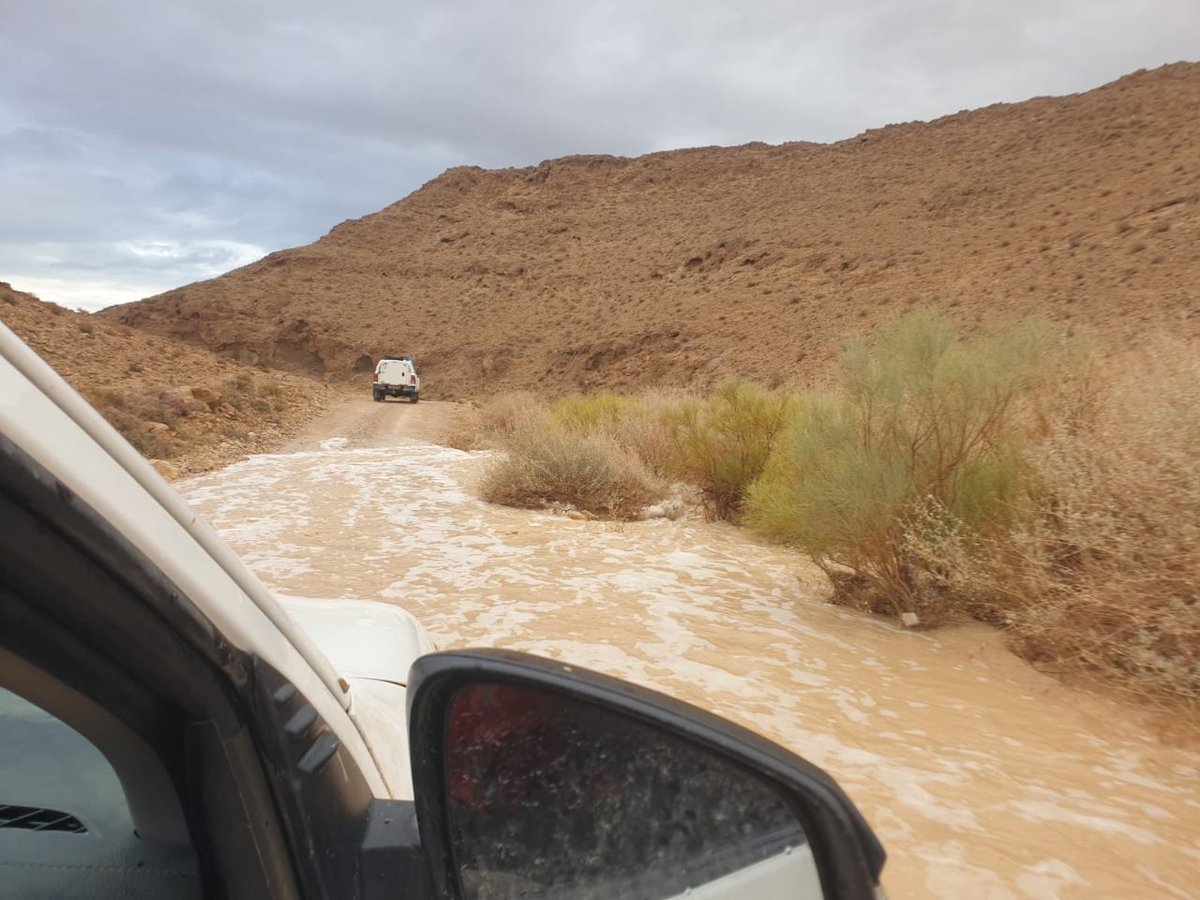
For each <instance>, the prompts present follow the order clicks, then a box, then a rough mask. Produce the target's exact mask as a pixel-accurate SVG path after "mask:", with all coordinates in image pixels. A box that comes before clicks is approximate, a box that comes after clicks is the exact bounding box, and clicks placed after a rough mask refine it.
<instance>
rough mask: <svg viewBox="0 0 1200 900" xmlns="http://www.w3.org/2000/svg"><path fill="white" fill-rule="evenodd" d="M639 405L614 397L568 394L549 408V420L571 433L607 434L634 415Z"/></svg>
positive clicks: (628, 399)
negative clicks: (623, 420)
mask: <svg viewBox="0 0 1200 900" xmlns="http://www.w3.org/2000/svg"><path fill="white" fill-rule="evenodd" d="M641 406H642V404H640V403H639V402H638V401H637V400H634V399H632V398H629V397H618V396H617V395H616V394H608V393H599V394H571V395H569V396H566V397H563V398H561V399H559V400H556V401H554V403H552V404H551V405H550V420H551V421H552V422H553V423H554V424H555V425H558V426H560V427H562V428H566V429H569V430H571V431H579V432H583V433H584V434H595V433H609V434H610V433H612V432H613V431H614V430H615V429H616V428H617V425H618V423H619V422H620V421H621V420H622V419H626V418H630V417H633V416H636V415H637V414H638V412H639V411H640V409H641Z"/></svg>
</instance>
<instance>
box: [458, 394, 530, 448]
mask: <svg viewBox="0 0 1200 900" xmlns="http://www.w3.org/2000/svg"><path fill="white" fill-rule="evenodd" d="M545 412H546V403H545V401H544V400H542V399H541V398H540V397H537V396H535V395H533V394H531V393H528V392H526V391H515V392H513V393H511V394H500V395H498V396H496V397H493V398H491V399H490V400H488V401H487V402H485V403H484V404H483V405H481V406H478V407H475V408H473V409H469V410H464V411H463V412H462V413H461V414H460V415H459V416H458V418H457V419H456V420H455V422H454V424H453V425H452V426H451V428H450V430H449V432H448V433H447V434H446V435H445V436H444V438H443V440H444V441H445V443H446V444H447V445H448V446H451V447H456V448H458V449H459V450H483V449H489V448H492V449H494V448H496V447H499V446H501V445H502V444H503V442H504V438H505V436H506V435H508V434H509V433H511V432H512V431H514V430H516V429H517V427H518V426H519V425H522V424H526V423H528V422H530V421H531V420H536V419H540V418H542V417H544V415H545Z"/></svg>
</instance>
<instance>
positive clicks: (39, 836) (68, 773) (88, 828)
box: [0, 688, 200, 900]
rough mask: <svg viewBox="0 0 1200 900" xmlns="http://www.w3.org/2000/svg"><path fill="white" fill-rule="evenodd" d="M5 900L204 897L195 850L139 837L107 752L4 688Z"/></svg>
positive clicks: (0, 694) (0, 728)
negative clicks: (163, 845)
mask: <svg viewBox="0 0 1200 900" xmlns="http://www.w3.org/2000/svg"><path fill="white" fill-rule="evenodd" d="M0 736H2V737H0V900H10V898H11V900H17V898H28V897H54V898H56V900H74V898H84V897H96V896H113V897H122V898H133V900H140V898H142V897H146V898H149V897H155V896H162V897H166V896H170V897H179V898H191V897H199V896H200V887H199V884H200V883H199V875H198V870H197V866H196V861H195V857H194V855H193V853H192V851H191V849H190V848H188V847H162V846H158V845H154V844H150V843H149V842H147V841H144V840H141V839H139V838H138V836H137V833H136V831H135V830H134V825H133V818H132V816H131V815H130V811H129V806H128V804H127V803H126V801H125V793H124V791H123V790H122V788H121V783H120V781H119V780H118V779H117V775H116V773H115V772H114V771H113V768H112V766H111V765H110V764H109V762H108V760H107V759H106V758H105V757H104V755H103V754H102V753H101V752H100V751H99V750H98V749H96V747H95V746H93V745H92V743H91V742H89V741H88V740H87V739H86V738H85V737H83V736H82V735H81V734H79V732H77V731H75V730H74V729H73V728H71V727H69V726H68V725H66V724H65V723H63V722H61V721H59V720H58V719H57V718H55V717H54V716H52V715H50V714H49V713H47V712H45V711H44V710H42V709H41V708H39V707H37V706H35V705H33V704H32V703H29V702H28V701H26V700H24V699H23V698H21V697H19V696H17V695H16V694H14V693H12V692H11V691H7V690H5V689H3V688H0Z"/></svg>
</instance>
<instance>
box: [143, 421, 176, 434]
mask: <svg viewBox="0 0 1200 900" xmlns="http://www.w3.org/2000/svg"><path fill="white" fill-rule="evenodd" d="M142 430H143V431H145V432H146V433H147V434H166V433H167V432H169V431H170V430H171V426H170V425H168V424H166V423H165V422H143V423H142Z"/></svg>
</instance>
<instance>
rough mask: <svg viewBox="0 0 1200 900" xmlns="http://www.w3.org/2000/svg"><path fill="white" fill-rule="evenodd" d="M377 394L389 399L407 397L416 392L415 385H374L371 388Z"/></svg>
mask: <svg viewBox="0 0 1200 900" xmlns="http://www.w3.org/2000/svg"><path fill="white" fill-rule="evenodd" d="M371 390H373V391H374V392H375V393H377V394H387V395H388V396H389V397H407V396H408V395H409V394H415V393H416V392H417V386H416V385H415V384H375V385H372V386H371Z"/></svg>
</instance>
